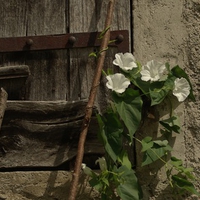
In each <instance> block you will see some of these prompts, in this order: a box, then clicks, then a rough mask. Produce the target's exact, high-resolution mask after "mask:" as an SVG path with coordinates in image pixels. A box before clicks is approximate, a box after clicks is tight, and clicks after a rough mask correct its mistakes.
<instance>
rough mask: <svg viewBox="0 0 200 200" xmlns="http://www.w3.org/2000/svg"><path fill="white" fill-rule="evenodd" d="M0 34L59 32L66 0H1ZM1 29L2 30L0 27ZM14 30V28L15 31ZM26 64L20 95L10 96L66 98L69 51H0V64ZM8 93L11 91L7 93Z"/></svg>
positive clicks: (63, 27)
mask: <svg viewBox="0 0 200 200" xmlns="http://www.w3.org/2000/svg"><path fill="white" fill-rule="evenodd" d="M0 3H1V8H0V9H2V12H0V19H1V20H0V37H12V36H15V37H16V36H31V35H45V34H48V35H49V34H62V33H66V30H67V26H68V25H67V18H66V17H67V16H66V7H67V5H66V1H65V0H60V1H57V0H52V1H49V0H43V1H40V2H35V1H32V0H30V1H26V0H22V1H20V0H9V1H7V2H5V1H2V0H0ZM1 29H2V30H1ZM15 30H16V32H15ZM16 64H22V65H24V64H26V65H28V66H29V68H30V72H31V76H30V77H29V78H28V80H27V83H26V86H24V87H23V88H22V89H21V95H20V96H19V97H14V98H10V97H9V98H10V99H26V100H38V101H41V100H66V98H67V92H68V73H67V71H68V54H67V50H66V51H40V52H33V53H29V52H26V53H25V52H14V53H2V54H0V66H9V65H16ZM9 96H10V95H9Z"/></svg>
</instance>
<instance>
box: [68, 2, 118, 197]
mask: <svg viewBox="0 0 200 200" xmlns="http://www.w3.org/2000/svg"><path fill="white" fill-rule="evenodd" d="M114 3H115V0H110V1H109V4H108V11H107V16H106V22H105V29H106V28H107V27H110V25H111V21H112V15H113V10H114ZM109 40H110V29H108V30H107V31H106V32H105V34H104V36H103V39H102V42H101V46H100V53H99V57H98V62H97V68H96V72H95V76H94V79H93V83H92V87H91V90H90V95H89V100H88V103H87V106H86V111H85V117H84V119H83V124H82V129H81V133H80V138H79V143H78V152H77V156H76V163H75V168H74V173H73V179H72V184H71V188H70V195H69V200H75V198H76V193H77V188H78V181H79V176H80V171H81V164H82V160H83V155H84V144H85V139H86V136H87V132H88V127H89V123H90V120H91V115H92V108H93V106H94V101H95V98H96V93H97V88H98V86H99V82H100V78H101V73H102V69H103V64H104V60H105V55H106V51H104V50H105V49H107V47H108V43H109Z"/></svg>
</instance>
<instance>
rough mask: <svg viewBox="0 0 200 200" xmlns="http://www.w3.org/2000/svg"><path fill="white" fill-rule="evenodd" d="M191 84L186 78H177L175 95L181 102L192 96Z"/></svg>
mask: <svg viewBox="0 0 200 200" xmlns="http://www.w3.org/2000/svg"><path fill="white" fill-rule="evenodd" d="M190 89H191V88H190V84H189V83H188V81H187V80H186V79H185V78H176V79H175V81H174V89H173V95H174V96H176V97H177V99H178V101H179V102H182V101H184V100H185V99H186V98H187V96H188V95H189V94H190Z"/></svg>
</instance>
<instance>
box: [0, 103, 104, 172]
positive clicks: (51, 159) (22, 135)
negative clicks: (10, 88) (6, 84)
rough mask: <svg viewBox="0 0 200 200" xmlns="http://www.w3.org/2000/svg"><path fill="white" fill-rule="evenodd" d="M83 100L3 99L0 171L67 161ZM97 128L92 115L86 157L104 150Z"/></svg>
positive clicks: (72, 154) (72, 152)
mask: <svg viewBox="0 0 200 200" xmlns="http://www.w3.org/2000/svg"><path fill="white" fill-rule="evenodd" d="M86 103H87V101H86V100H80V101H71V102H67V101H42V102H41V101H7V108H6V111H5V115H4V121H3V124H2V130H1V134H0V170H1V169H4V168H13V167H14V168H15V167H16V168H21V167H22V168H24V167H25V168H26V167H57V166H60V165H63V164H64V163H67V165H68V164H69V163H71V160H73V158H74V157H75V156H76V154H77V144H78V138H79V132H80V129H81V125H82V119H83V117H84V111H85V106H86ZM93 110H94V112H95V108H94V109H93ZM97 131H98V123H97V121H96V118H95V117H92V119H91V126H90V129H89V132H88V137H87V142H86V145H85V154H86V155H88V157H90V156H92V157H93V155H102V154H103V153H104V151H103V146H102V145H101V144H100V143H99V142H98V140H97ZM89 160H90V159H89ZM91 162H92V161H91ZM93 163H94V162H93Z"/></svg>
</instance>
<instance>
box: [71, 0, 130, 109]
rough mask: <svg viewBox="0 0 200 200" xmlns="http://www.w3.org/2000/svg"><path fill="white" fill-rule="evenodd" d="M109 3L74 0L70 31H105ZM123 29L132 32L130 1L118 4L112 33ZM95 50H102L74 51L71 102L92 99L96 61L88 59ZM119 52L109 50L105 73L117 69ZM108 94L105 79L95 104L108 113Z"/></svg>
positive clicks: (72, 57)
mask: <svg viewBox="0 0 200 200" xmlns="http://www.w3.org/2000/svg"><path fill="white" fill-rule="evenodd" d="M107 3H108V1H106V0H102V1H98V0H87V1H79V0H73V1H71V2H70V8H69V10H70V12H69V30H70V32H71V33H73V32H88V31H89V32H94V31H100V32H101V31H102V30H103V29H104V23H105V16H106V11H107ZM119 16H120V17H119ZM120 29H121V30H122V29H127V30H130V2H129V1H128V0H125V1H122V0H120V1H117V2H116V6H115V11H114V16H113V22H112V26H111V30H120ZM93 51H99V49H94V48H87V49H72V50H70V72H69V73H70V95H69V96H70V99H74V100H75V99H82V98H87V97H88V96H89V92H90V87H91V83H92V80H93V75H94V71H95V67H96V60H95V59H94V58H91V57H88V55H89V54H90V53H91V52H93ZM116 52H117V49H113V48H110V49H109V50H108V51H107V57H106V60H105V67H104V69H105V70H106V69H107V68H111V69H113V68H114V67H113V64H112V61H113V58H114V54H115V53H116ZM116 70H117V68H115V69H114V71H116ZM107 94H108V92H107V89H106V88H105V77H102V79H101V84H100V89H99V92H98V94H97V100H96V103H95V105H96V106H97V107H98V108H99V110H104V108H105V105H106V103H107V102H106V99H107Z"/></svg>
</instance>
